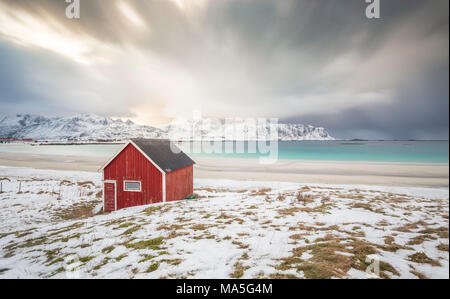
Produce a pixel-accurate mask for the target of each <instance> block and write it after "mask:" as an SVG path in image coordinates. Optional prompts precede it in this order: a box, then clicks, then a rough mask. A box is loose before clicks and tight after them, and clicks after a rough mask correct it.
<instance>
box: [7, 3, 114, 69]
mask: <svg viewBox="0 0 450 299" xmlns="http://www.w3.org/2000/svg"><path fill="white" fill-rule="evenodd" d="M0 34H1V35H3V36H4V37H5V38H6V39H8V40H10V41H12V42H14V43H16V44H19V45H22V46H26V47H39V48H43V49H46V50H50V51H53V52H56V53H58V54H60V55H62V56H65V57H68V58H70V59H72V60H74V61H76V62H78V63H82V64H91V63H93V62H94V61H96V62H102V61H103V62H104V61H105V59H104V58H101V57H98V56H95V55H94V52H96V51H98V49H99V48H101V47H103V45H101V44H100V43H99V42H97V41H96V40H94V39H92V38H89V37H87V36H80V35H78V36H76V37H74V35H73V33H72V32H71V31H69V30H67V29H66V28H65V26H62V25H61V24H59V23H58V22H57V21H56V20H55V19H52V18H51V17H50V16H47V17H45V18H37V17H35V16H33V15H31V14H29V13H26V12H24V11H19V10H13V9H9V8H8V7H6V6H3V5H2V4H1V3H0Z"/></svg>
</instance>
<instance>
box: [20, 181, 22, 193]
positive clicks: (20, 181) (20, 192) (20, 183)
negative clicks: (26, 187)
mask: <svg viewBox="0 0 450 299" xmlns="http://www.w3.org/2000/svg"><path fill="white" fill-rule="evenodd" d="M19 193H22V181H19Z"/></svg>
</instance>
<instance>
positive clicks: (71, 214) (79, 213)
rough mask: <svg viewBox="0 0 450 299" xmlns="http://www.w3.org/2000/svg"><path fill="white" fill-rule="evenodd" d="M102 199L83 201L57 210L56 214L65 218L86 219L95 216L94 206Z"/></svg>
mask: <svg viewBox="0 0 450 299" xmlns="http://www.w3.org/2000/svg"><path fill="white" fill-rule="evenodd" d="M100 203H101V201H98V200H96V201H87V202H85V201H81V202H78V203H76V204H74V205H73V206H71V207H69V208H66V209H61V210H59V211H57V212H56V213H55V214H54V215H55V216H58V217H60V218H62V219H64V220H72V219H85V218H89V217H92V216H94V212H93V210H94V208H95V207H96V206H97V205H98V204H100Z"/></svg>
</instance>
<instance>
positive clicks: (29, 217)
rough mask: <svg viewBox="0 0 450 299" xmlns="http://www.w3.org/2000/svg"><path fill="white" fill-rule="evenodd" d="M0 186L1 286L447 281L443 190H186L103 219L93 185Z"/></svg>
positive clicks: (16, 177) (35, 178)
mask: <svg viewBox="0 0 450 299" xmlns="http://www.w3.org/2000/svg"><path fill="white" fill-rule="evenodd" d="M0 180H2V188H3V190H2V191H3V193H1V194H0V221H1V224H2V225H1V226H0V278H35V277H43V278H46V277H51V278H66V277H81V278H85V277H87V278H95V277H98V278H162V277H167V278H185V277H186V278H228V277H233V278H241V277H242V278H291V277H292V278H295V277H298V278H303V277H305V278H331V277H336V278H366V277H368V274H367V273H366V269H367V268H369V269H372V270H373V271H371V273H378V272H376V270H377V269H379V270H380V271H379V276H380V277H382V278H422V277H428V278H449V252H448V246H449V245H448V244H449V239H448V237H449V234H448V227H449V223H448V214H449V191H448V189H425V188H396V187H373V186H350V185H332V186H331V185H304V184H297V183H278V182H251V181H232V180H196V181H195V193H196V194H197V195H198V197H199V198H198V199H195V200H184V201H178V202H172V203H166V204H154V205H148V206H140V207H133V208H129V209H124V210H120V211H117V212H113V213H110V214H102V213H98V212H99V207H100V206H101V193H99V192H100V191H101V176H100V174H98V173H89V172H67V171H50V170H34V169H27V168H11V167H0ZM19 184H20V192H19Z"/></svg>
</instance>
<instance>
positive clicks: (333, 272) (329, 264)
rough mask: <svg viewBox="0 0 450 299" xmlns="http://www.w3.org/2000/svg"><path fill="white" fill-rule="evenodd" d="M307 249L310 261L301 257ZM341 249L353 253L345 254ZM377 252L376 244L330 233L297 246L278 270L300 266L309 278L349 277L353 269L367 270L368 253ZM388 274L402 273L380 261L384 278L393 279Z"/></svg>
mask: <svg viewBox="0 0 450 299" xmlns="http://www.w3.org/2000/svg"><path fill="white" fill-rule="evenodd" d="M316 241H317V240H316ZM343 241H346V243H343ZM305 252H308V253H309V254H311V255H312V257H311V258H309V259H308V260H306V261H305V260H303V259H302V258H301V256H302V254H303V253H305ZM340 252H345V253H348V254H349V255H343V254H340ZM376 253H377V249H376V246H375V245H374V244H371V243H368V242H365V241H362V240H358V239H354V238H347V239H345V238H344V239H342V238H338V237H336V236H333V235H327V236H326V237H325V238H322V240H320V243H315V244H312V245H307V246H303V247H298V248H296V249H294V250H293V251H292V255H291V256H290V257H287V258H283V259H280V260H281V263H280V264H279V265H276V266H274V267H275V269H277V270H289V269H296V270H297V271H299V272H300V271H301V272H303V274H304V276H305V277H306V278H312V279H323V278H325V279H329V278H333V277H338V278H343V277H346V274H347V272H348V270H349V269H350V268H355V269H358V270H361V271H365V270H366V269H367V267H368V266H369V264H368V263H367V262H366V258H367V256H368V255H371V254H376ZM388 273H389V274H390V275H399V273H398V271H397V270H396V269H395V268H394V267H392V266H391V265H390V264H388V263H385V262H380V275H381V277H382V278H389V275H388Z"/></svg>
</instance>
